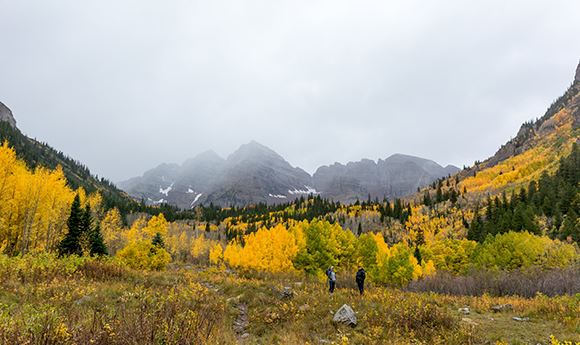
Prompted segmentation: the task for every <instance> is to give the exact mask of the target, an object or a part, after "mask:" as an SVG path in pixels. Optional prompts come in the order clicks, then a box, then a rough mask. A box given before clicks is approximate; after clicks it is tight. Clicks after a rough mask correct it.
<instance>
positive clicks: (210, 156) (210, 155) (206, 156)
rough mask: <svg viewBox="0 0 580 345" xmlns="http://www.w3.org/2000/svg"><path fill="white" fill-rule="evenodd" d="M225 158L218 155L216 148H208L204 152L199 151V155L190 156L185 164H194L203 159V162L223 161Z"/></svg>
mask: <svg viewBox="0 0 580 345" xmlns="http://www.w3.org/2000/svg"><path fill="white" fill-rule="evenodd" d="M223 160H224V159H223V158H222V157H221V156H220V155H218V154H217V153H216V152H215V151H214V150H207V151H204V152H202V153H199V154H198V155H196V156H195V157H193V158H190V159H188V160H186V161H185V162H184V163H183V165H188V164H192V163H195V162H198V161H203V162H217V161H220V162H221V161H223Z"/></svg>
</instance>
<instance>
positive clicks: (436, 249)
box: [420, 239, 477, 274]
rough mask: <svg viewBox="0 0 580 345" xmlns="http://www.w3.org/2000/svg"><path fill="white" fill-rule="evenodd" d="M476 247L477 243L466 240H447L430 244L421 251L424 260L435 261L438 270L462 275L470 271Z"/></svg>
mask: <svg viewBox="0 0 580 345" xmlns="http://www.w3.org/2000/svg"><path fill="white" fill-rule="evenodd" d="M476 246H477V243H476V242H474V241H469V240H466V239H462V240H456V239H445V240H442V241H434V242H428V243H426V244H425V245H422V246H420V250H421V255H422V257H423V260H426V261H433V264H434V265H435V267H436V268H437V269H438V270H443V271H448V272H451V273H455V274H460V273H465V272H467V270H468V269H469V266H470V265H471V257H472V255H473V252H474V250H475V248H476Z"/></svg>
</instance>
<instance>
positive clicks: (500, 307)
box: [491, 304, 513, 313]
mask: <svg viewBox="0 0 580 345" xmlns="http://www.w3.org/2000/svg"><path fill="white" fill-rule="evenodd" d="M491 310H492V311H493V312H494V313H499V312H502V311H511V310H513V306H512V305H511V304H498V305H494V306H492V307H491Z"/></svg>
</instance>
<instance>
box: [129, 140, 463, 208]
mask: <svg viewBox="0 0 580 345" xmlns="http://www.w3.org/2000/svg"><path fill="white" fill-rule="evenodd" d="M458 170H459V169H458V168H456V167H453V166H447V167H442V166H440V165H439V164H437V163H435V162H433V161H430V160H427V159H423V158H418V157H413V156H406V155H401V154H396V155H392V156H391V157H389V158H387V159H384V160H383V159H379V160H378V161H377V162H375V161H372V160H369V159H363V160H361V161H358V162H349V163H347V164H346V165H343V164H340V163H335V164H333V165H330V166H323V167H320V168H319V169H318V170H317V171H316V172H315V173H314V175H312V176H311V175H310V174H308V173H307V172H306V171H304V170H303V169H301V168H298V167H293V166H292V165H290V163H288V162H287V161H286V160H285V159H284V158H283V157H282V156H280V155H279V154H278V153H276V152H275V151H273V150H271V149H270V148H268V147H266V146H264V145H262V144H260V143H257V142H255V141H252V142H250V143H247V144H244V145H242V146H240V148H239V149H238V150H236V151H235V152H233V153H232V154H231V155H229V156H228V157H227V159H223V158H221V157H219V156H218V155H217V154H215V153H214V152H212V151H208V152H205V153H202V154H200V155H198V156H196V157H195V158H192V159H189V160H187V161H186V162H184V164H182V165H181V166H179V165H176V164H161V165H160V166H158V167H157V168H154V169H152V170H150V171H147V172H146V173H145V174H144V175H143V176H141V177H135V178H132V179H130V180H127V181H123V182H120V183H119V187H120V188H122V189H123V190H125V191H127V192H128V193H129V194H130V195H132V196H133V197H135V198H137V199H141V200H144V201H145V202H146V203H149V204H160V203H169V204H173V205H176V206H179V207H181V208H191V207H194V206H195V205H198V204H206V205H207V204H210V203H213V204H215V205H220V206H231V205H235V206H245V205H249V204H256V203H260V202H262V203H267V204H276V203H283V202H288V201H292V200H294V199H295V198H299V197H300V196H303V195H310V194H315V195H321V196H323V197H326V198H331V199H334V200H337V201H341V202H346V203H351V202H354V201H355V200H357V199H366V198H367V197H368V196H371V197H372V198H380V199H382V198H383V197H387V198H394V197H400V196H404V195H407V194H409V193H412V192H413V191H415V190H416V189H417V188H418V187H421V186H423V185H426V184H429V183H431V182H432V181H433V180H435V179H437V178H440V177H443V176H447V175H449V174H453V173H455V172H457V171H458Z"/></svg>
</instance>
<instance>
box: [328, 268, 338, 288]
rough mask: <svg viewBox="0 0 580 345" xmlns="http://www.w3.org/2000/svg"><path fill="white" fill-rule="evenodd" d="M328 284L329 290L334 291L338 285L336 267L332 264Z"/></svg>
mask: <svg viewBox="0 0 580 345" xmlns="http://www.w3.org/2000/svg"><path fill="white" fill-rule="evenodd" d="M328 286H329V290H328V291H329V292H330V293H331V294H332V293H334V288H335V287H336V273H335V272H334V267H333V266H330V268H329V269H328Z"/></svg>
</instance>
